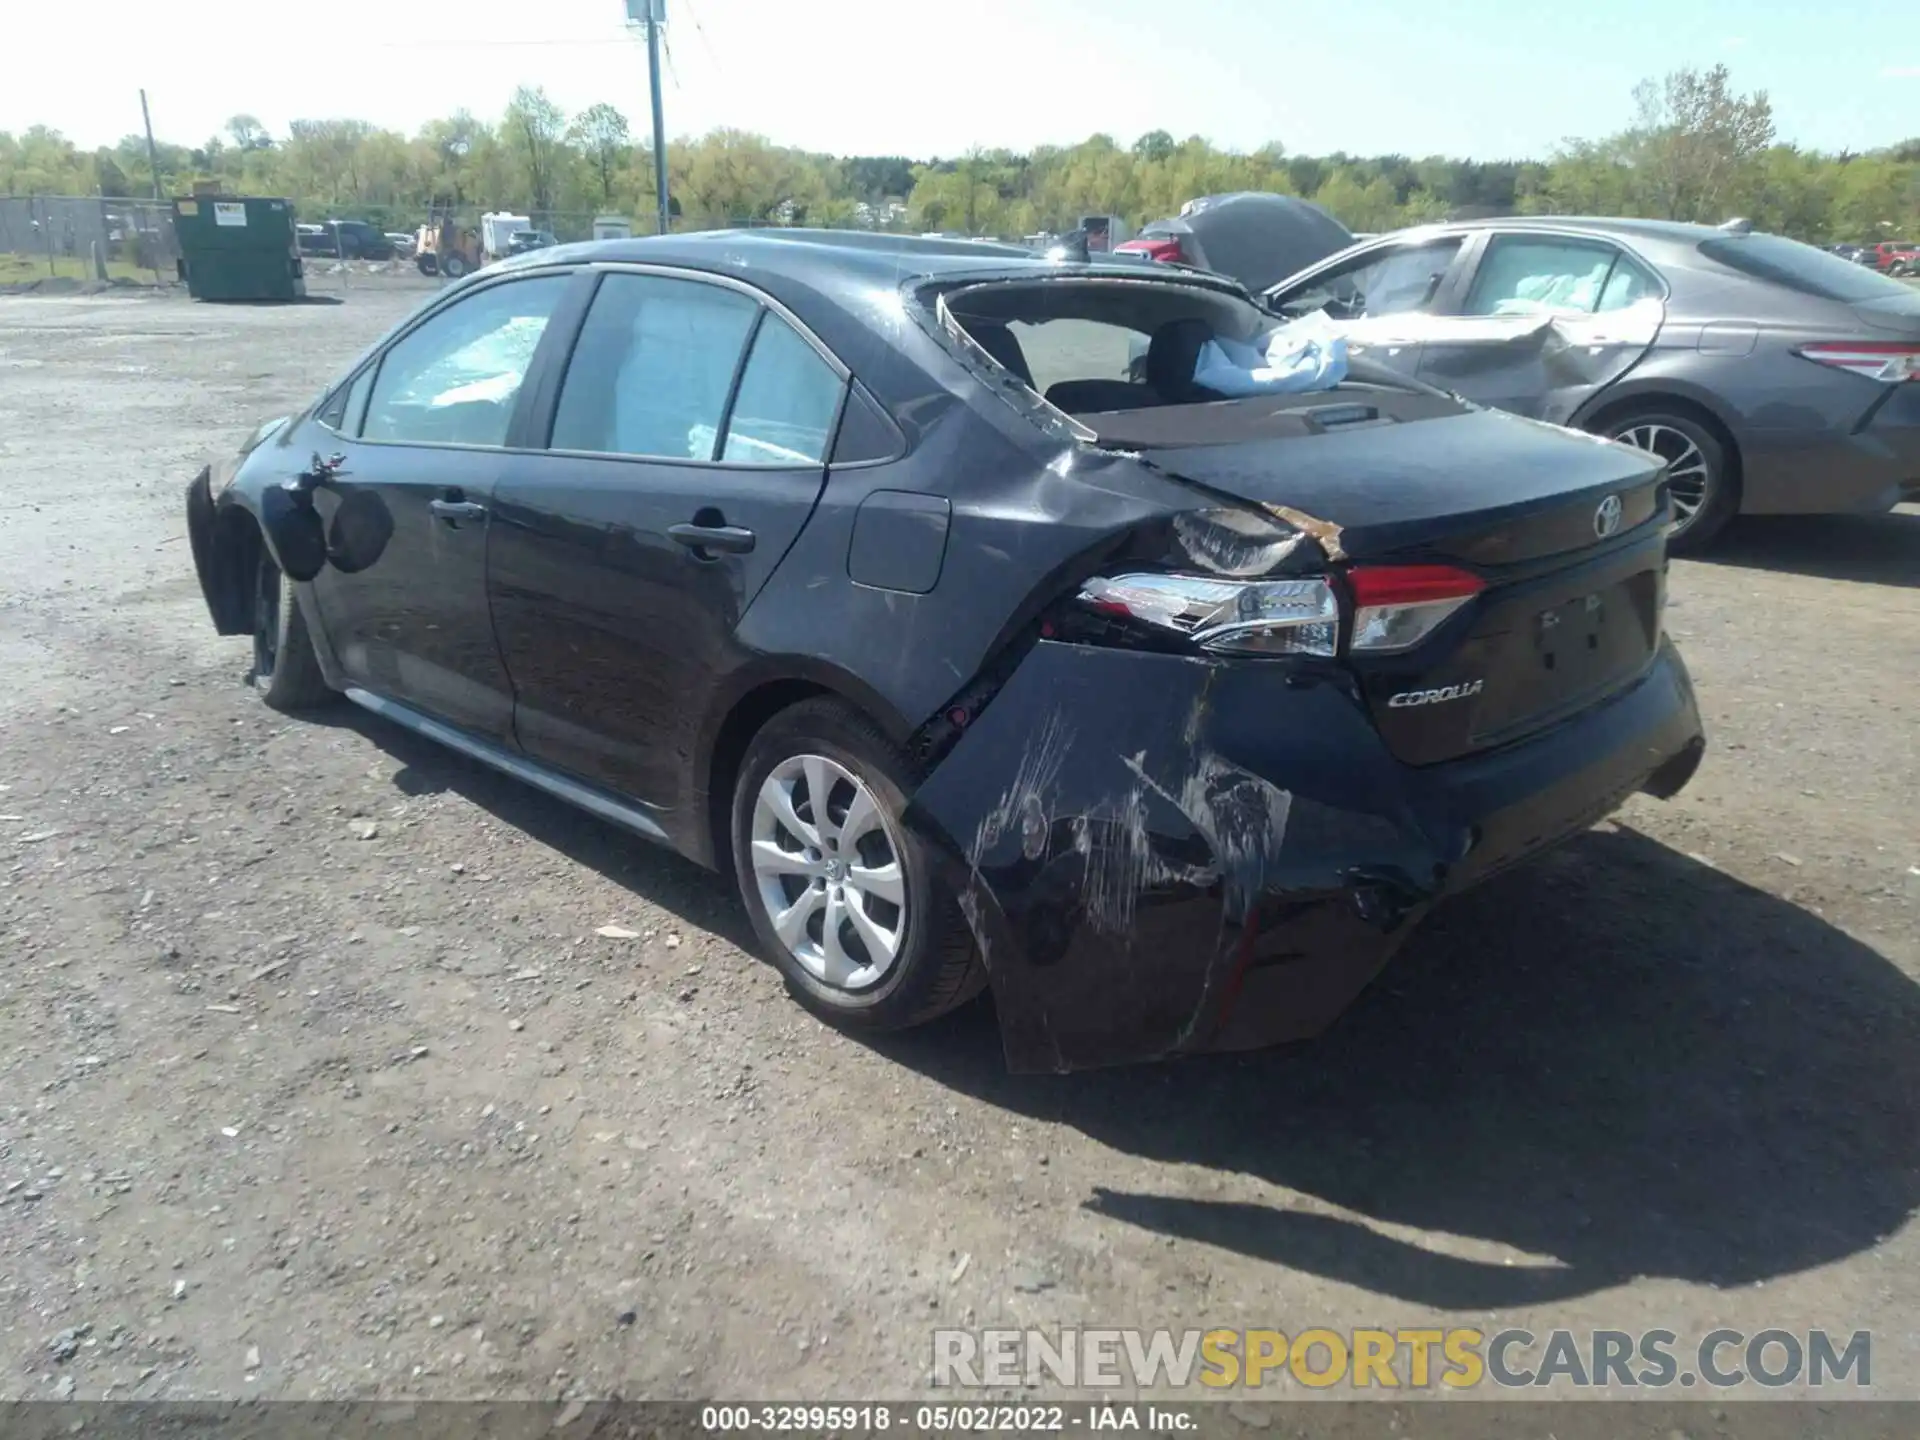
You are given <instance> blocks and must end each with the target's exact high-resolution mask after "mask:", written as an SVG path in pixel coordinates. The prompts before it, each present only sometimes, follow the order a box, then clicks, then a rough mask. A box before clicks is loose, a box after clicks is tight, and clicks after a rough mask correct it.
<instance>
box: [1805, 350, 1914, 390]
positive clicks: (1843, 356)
mask: <svg viewBox="0 0 1920 1440" xmlns="http://www.w3.org/2000/svg"><path fill="white" fill-rule="evenodd" d="M1800 354H1801V356H1802V357H1803V358H1805V359H1808V360H1816V361H1818V362H1819V363H1820V364H1822V365H1830V366H1832V367H1833V368H1834V369H1836V370H1850V371H1852V372H1853V373H1854V374H1855V375H1864V376H1866V377H1867V379H1869V380H1878V381H1880V382H1882V383H1883V384H1887V385H1898V384H1900V383H1902V382H1903V381H1907V380H1920V345H1915V344H1913V343H1911V342H1910V341H1894V340H1847V341H1840V342H1834V343H1823V344H1819V345H1802V346H1801V347H1800Z"/></svg>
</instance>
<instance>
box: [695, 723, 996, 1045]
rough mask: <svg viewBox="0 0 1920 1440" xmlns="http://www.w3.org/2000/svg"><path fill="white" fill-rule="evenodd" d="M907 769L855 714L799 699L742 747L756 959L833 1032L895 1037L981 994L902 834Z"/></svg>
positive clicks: (946, 898)
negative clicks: (761, 956)
mask: <svg viewBox="0 0 1920 1440" xmlns="http://www.w3.org/2000/svg"><path fill="white" fill-rule="evenodd" d="M913 783H914V781H913V769H912V766H911V765H910V764H909V762H908V761H907V758H906V757H905V755H903V754H902V753H901V751H900V750H899V748H898V747H897V746H895V745H893V744H892V743H891V742H890V741H888V740H887V738H886V737H885V736H884V735H882V734H881V733H880V731H879V730H878V729H877V728H876V727H875V726H874V725H873V724H872V723H871V722H870V721H868V720H867V719H866V717H864V716H863V715H861V714H860V713H859V712H858V711H856V710H854V709H852V708H851V707H850V706H848V705H845V704H843V703H842V702H840V701H838V700H833V699H825V698H822V699H815V700H805V701H802V702H801V703H800V704H798V705H794V706H792V707H791V708H789V709H787V710H783V711H781V712H780V714H778V715H776V716H774V718H773V719H772V720H770V721H768V722H767V724H766V725H765V726H764V727H763V728H762V729H761V731H760V733H759V734H758V735H756V736H754V738H753V742H752V744H750V745H749V746H748V747H747V753H746V756H745V757H744V759H743V760H742V761H741V765H740V771H739V777H738V780H737V782H736V784H735V787H734V796H733V826H732V839H733V869H734V875H735V877H736V878H737V880H738V882H739V886H740V898H741V900H742V901H743V903H744V904H745V905H746V907H747V914H748V915H749V916H750V917H751V919H752V921H753V929H754V933H755V935H757V936H758V937H759V940H760V946H761V949H762V951H763V952H764V953H765V954H766V955H767V957H768V958H769V959H771V960H772V961H773V964H774V966H775V968H777V969H778V970H779V971H780V973H781V975H782V977H783V978H784V979H785V980H786V982H787V988H788V989H789V990H790V991H792V993H793V994H794V996H795V998H797V999H798V1000H799V1001H800V1003H801V1004H803V1005H805V1006H806V1007H807V1008H808V1009H809V1010H812V1011H813V1012H814V1013H815V1014H817V1015H819V1016H821V1017H823V1018H824V1019H827V1020H830V1021H832V1022H834V1023H836V1024H840V1025H846V1026H850V1027H857V1028H860V1029H867V1030H897V1029H901V1028H904V1027H906V1026H909V1025H917V1024H920V1023H922V1022H923V1021H927V1020H931V1019H933V1018H934V1017H935V1016H937V1015H941V1014H944V1013H945V1012H946V1011H948V1010H952V1009H954V1008H955V1007H956V1006H959V1005H961V1004H963V1003H964V1002H966V1001H967V1000H969V999H971V998H972V997H973V996H974V995H976V994H978V993H979V991H980V989H981V987H982V986H983V985H984V984H985V983H986V974H985V971H984V970H983V969H982V968H981V966H980V964H979V961H978V958H977V957H976V955H975V951H974V944H973V936H972V933H971V932H970V931H969V930H968V928H967V923H966V920H965V918H964V917H963V916H962V915H961V913H960V907H959V904H958V902H957V900H956V899H955V897H954V896H953V894H952V892H951V891H950V890H949V889H948V888H947V886H946V885H945V884H943V883H942V882H941V880H940V879H939V877H938V876H937V875H936V873H935V869H934V865H933V857H932V855H931V854H930V853H929V852H928V851H927V849H926V847H925V846H924V845H923V844H922V843H921V842H920V841H919V839H918V838H917V837H915V836H914V835H913V834H912V833H911V832H910V831H908V829H907V827H906V826H905V825H904V824H903V823H902V821H901V816H902V815H903V814H904V813H905V810H906V804H907V794H908V792H909V790H910V789H911V788H912V786H913Z"/></svg>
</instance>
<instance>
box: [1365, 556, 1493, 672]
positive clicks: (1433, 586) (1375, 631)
mask: <svg viewBox="0 0 1920 1440" xmlns="http://www.w3.org/2000/svg"><path fill="white" fill-rule="evenodd" d="M1347 586H1348V588H1349V589H1350V590H1351V591H1352V593H1353V639H1352V640H1351V641H1350V642H1348V648H1349V649H1351V650H1353V651H1356V652H1361V653H1364V654H1368V655H1395V654H1398V653H1399V652H1400V651H1402V650H1411V649H1412V648H1413V647H1414V646H1416V645H1418V644H1419V643H1420V642H1421V641H1422V640H1425V639H1426V638H1427V637H1428V636H1429V635H1431V634H1432V633H1433V632H1434V631H1435V630H1437V629H1439V628H1440V626H1441V625H1443V624H1444V623H1445V622H1446V621H1447V620H1448V619H1449V618H1450V617H1451V616H1452V615H1453V614H1454V613H1455V612H1456V611H1457V610H1459V609H1460V607H1461V606H1463V605H1465V604H1466V603H1467V602H1468V601H1469V600H1471V599H1473V597H1474V596H1476V595H1478V594H1479V593H1480V592H1481V591H1482V590H1484V589H1486V588H1487V587H1486V582H1485V581H1484V580H1482V579H1481V578H1480V577H1479V576H1478V575H1473V574H1469V573H1468V572H1467V571H1465V570H1456V569H1455V568H1454V567H1453V566H1451V565H1356V566H1355V567H1354V568H1353V569H1352V570H1349V571H1348V572H1347Z"/></svg>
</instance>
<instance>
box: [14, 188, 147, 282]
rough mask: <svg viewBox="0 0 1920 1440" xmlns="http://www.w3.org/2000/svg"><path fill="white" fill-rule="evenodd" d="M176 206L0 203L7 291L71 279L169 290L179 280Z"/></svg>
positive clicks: (21, 199) (30, 199)
mask: <svg viewBox="0 0 1920 1440" xmlns="http://www.w3.org/2000/svg"><path fill="white" fill-rule="evenodd" d="M178 256H179V251H178V249H177V247H176V246H175V243H174V237H173V221H172V218H171V212H170V208H169V206H168V205H167V204H166V203H165V202H163V201H157V200H127V199H115V198H111V197H100V196H85V197H80V196H59V195H52V196H49V195H28V196H9V197H0V284H5V283H9V282H21V281H33V280H48V279H55V280H58V279H65V280H74V281H80V282H82V283H86V282H98V281H101V280H106V281H108V282H120V283H126V282H133V283H136V284H143V285H156V284H167V283H170V282H172V281H173V280H174V278H175V277H176V275H177V274H178V267H177V266H176V265H175V263H174V262H175V261H176V260H177V259H178Z"/></svg>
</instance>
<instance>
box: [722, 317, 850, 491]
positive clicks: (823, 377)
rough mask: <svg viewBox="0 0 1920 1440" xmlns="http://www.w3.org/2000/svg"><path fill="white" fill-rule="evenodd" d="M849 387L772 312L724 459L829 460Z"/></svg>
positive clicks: (744, 383)
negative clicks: (835, 424)
mask: <svg viewBox="0 0 1920 1440" xmlns="http://www.w3.org/2000/svg"><path fill="white" fill-rule="evenodd" d="M845 389H846V384H845V382H844V381H842V380H841V378H840V376H839V375H838V374H836V373H835V371H834V369H833V367H832V366H831V365H829V364H827V362H826V361H825V360H823V359H821V358H820V353H819V352H818V351H817V350H815V349H814V348H813V346H811V345H809V344H808V343H807V342H806V341H805V340H804V339H802V338H801V336H800V334H799V332H798V331H796V330H795V329H794V328H793V327H792V326H791V325H789V324H787V323H786V321H784V320H782V319H781V318H780V317H779V316H778V315H774V314H771V313H769V314H767V315H766V316H764V317H763V318H762V319H761V321H760V328H759V330H758V331H756V332H755V334H754V337H753V352H752V354H750V355H749V356H748V357H747V368H746V370H745V371H744V372H742V374H741V376H740V389H739V392H738V394H736V395H735V397H734V402H733V409H732V411H731V413H730V414H729V415H728V417H727V439H726V444H725V447H724V448H723V449H722V450H721V452H720V458H721V459H722V460H725V461H728V462H729V463H731V464H735V465H794V466H806V467H812V466H816V465H820V464H822V463H824V462H825V460H826V458H827V446H828V444H829V442H830V441H831V439H832V436H833V422H834V420H835V418H836V417H837V416H838V415H839V413H840V396H841V394H842V392H843V391H844V390H845Z"/></svg>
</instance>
